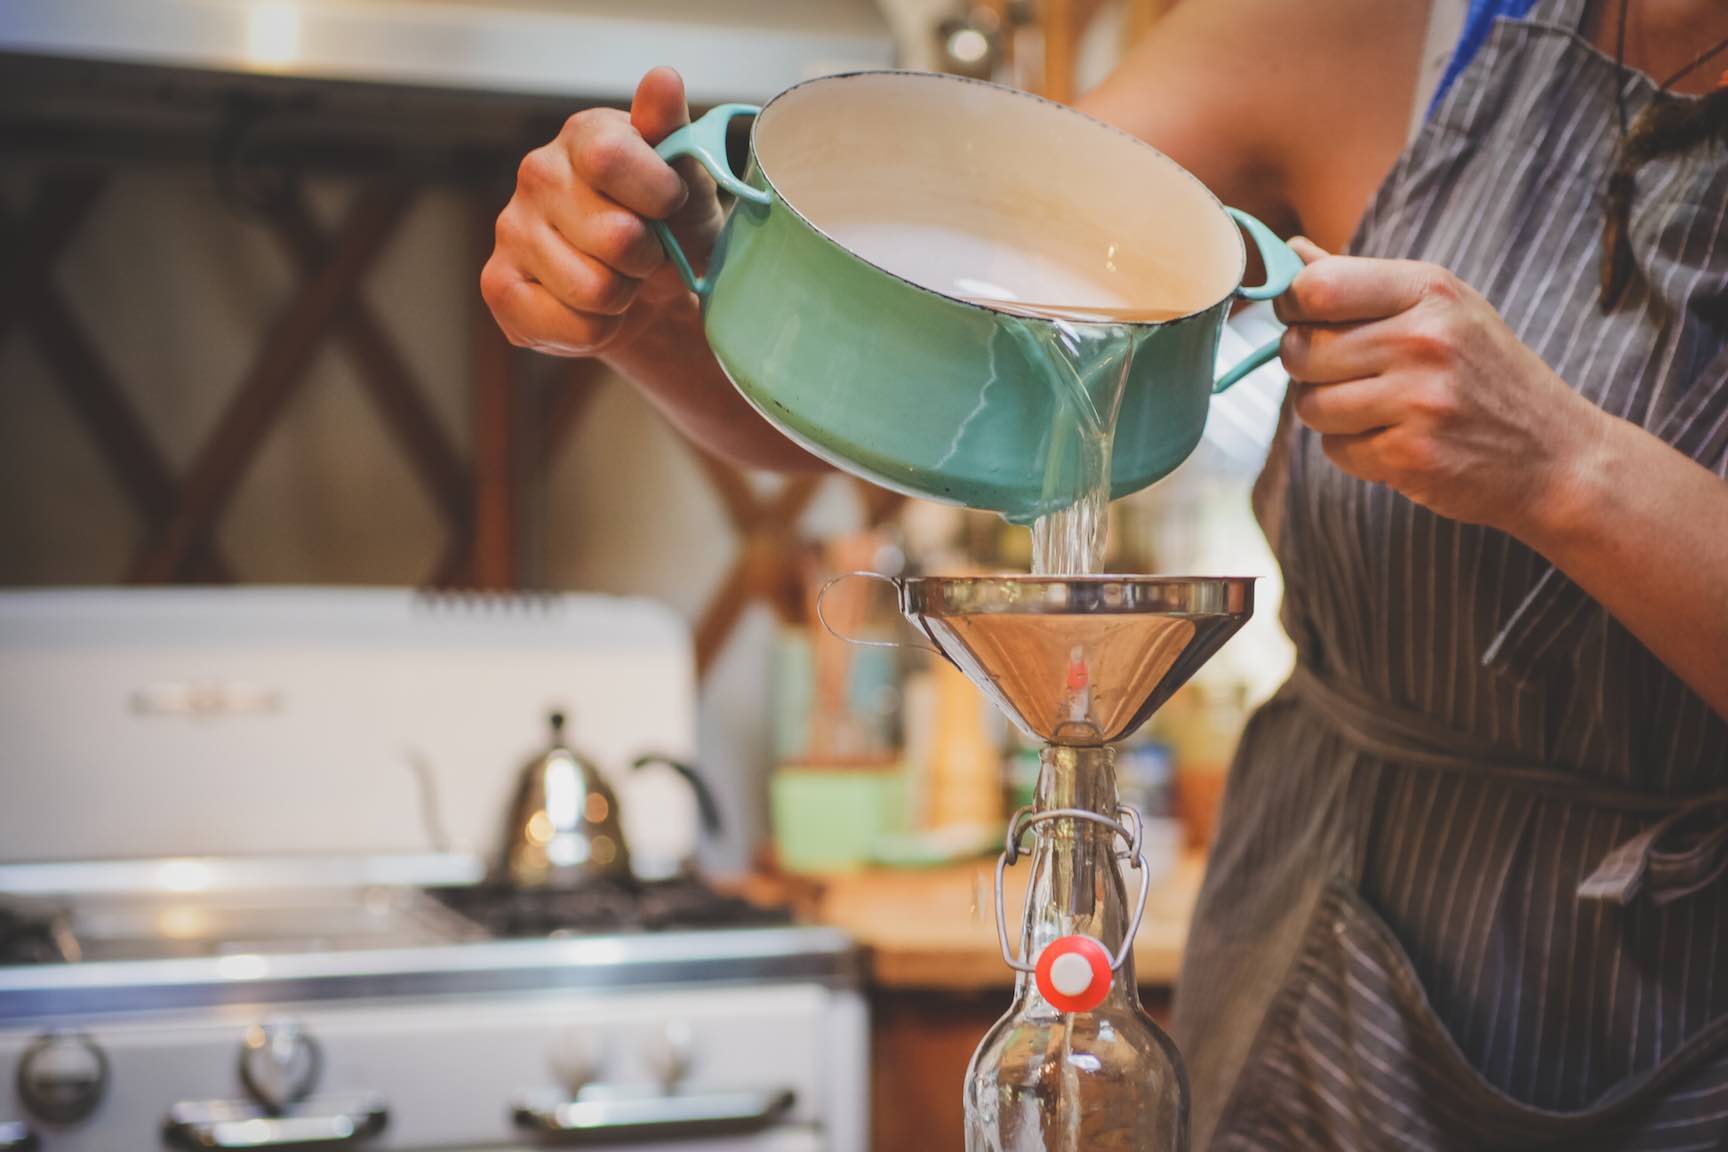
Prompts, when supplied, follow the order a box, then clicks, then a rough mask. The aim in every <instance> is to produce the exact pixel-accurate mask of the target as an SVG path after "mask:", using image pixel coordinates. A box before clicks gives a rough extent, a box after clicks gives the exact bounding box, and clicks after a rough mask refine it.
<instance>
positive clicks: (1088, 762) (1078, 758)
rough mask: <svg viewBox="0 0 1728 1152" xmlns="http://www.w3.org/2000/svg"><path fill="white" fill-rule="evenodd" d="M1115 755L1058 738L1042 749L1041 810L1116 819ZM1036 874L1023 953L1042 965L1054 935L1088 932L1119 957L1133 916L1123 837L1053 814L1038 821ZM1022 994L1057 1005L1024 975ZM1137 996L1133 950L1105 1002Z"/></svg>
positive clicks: (1031, 1003)
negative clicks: (1120, 858) (1120, 859)
mask: <svg viewBox="0 0 1728 1152" xmlns="http://www.w3.org/2000/svg"><path fill="white" fill-rule="evenodd" d="M1118 804H1119V800H1118V796H1117V792H1116V753H1115V751H1114V750H1113V749H1110V748H1074V747H1068V746H1066V745H1057V744H1052V745H1049V746H1047V747H1045V748H1044V749H1043V751H1042V752H1041V753H1040V755H1039V771H1038V788H1037V791H1036V793H1035V798H1034V800H1033V804H1032V808H1033V811H1034V812H1042V811H1048V810H1051V809H1055V808H1077V809H1081V810H1083V811H1087V812H1096V813H1097V814H1099V815H1100V816H1104V817H1106V818H1108V819H1110V820H1112V821H1114V820H1116V819H1117V815H1116V812H1117V806H1118ZM1029 855H1030V858H1031V874H1030V878H1029V880H1028V883H1027V888H1026V915H1025V922H1024V927H1023V928H1022V929H1021V933H1020V947H1021V955H1022V956H1024V957H1025V958H1026V960H1027V961H1028V962H1029V963H1035V962H1036V960H1037V957H1038V954H1039V953H1040V952H1042V951H1043V950H1044V948H1045V946H1046V945H1048V944H1049V943H1050V942H1051V941H1052V940H1055V939H1057V938H1059V937H1062V936H1073V935H1085V936H1090V937H1092V938H1093V939H1094V940H1097V941H1098V942H1099V943H1100V944H1102V945H1104V947H1105V949H1106V950H1107V951H1108V952H1109V953H1110V954H1111V956H1115V955H1116V953H1117V951H1118V950H1119V949H1120V948H1121V947H1122V942H1123V940H1125V939H1126V938H1127V935H1128V926H1129V923H1130V922H1131V916H1130V912H1131V909H1130V908H1129V907H1128V896H1127V890H1126V887H1125V886H1124V884H1123V882H1122V871H1121V869H1120V868H1119V867H1118V866H1117V861H1116V836H1115V833H1113V832H1112V831H1111V830H1110V829H1108V828H1106V827H1104V826H1103V825H1101V824H1096V823H1093V822H1092V821H1089V820H1076V819H1073V818H1065V819H1057V820H1046V821H1042V822H1040V823H1037V824H1034V825H1033V826H1032V846H1031V850H1030V853H1029ZM1017 995H1018V996H1019V998H1020V999H1021V1000H1022V1001H1024V1002H1026V1005H1027V1006H1028V1007H1040V1006H1042V1007H1046V1008H1048V1010H1049V1011H1052V1012H1054V1011H1056V1009H1055V1008H1053V1007H1050V1006H1049V1005H1048V1004H1047V1002H1046V1001H1045V1000H1044V997H1043V996H1042V995H1041V994H1040V993H1039V992H1038V985H1037V981H1036V980H1034V979H1033V978H1032V976H1031V975H1030V974H1027V973H1022V974H1021V976H1020V979H1019V981H1018V984H1017ZM1137 999H1138V994H1137V992H1136V991H1135V986H1134V958H1133V955H1132V953H1130V954H1129V957H1128V959H1127V960H1126V961H1125V962H1124V963H1123V965H1122V967H1121V968H1120V969H1118V970H1117V971H1116V973H1115V975H1114V977H1113V978H1112V980H1111V983H1110V995H1109V997H1108V998H1107V999H1106V1001H1105V1004H1106V1005H1110V1004H1118V1005H1123V1006H1126V1005H1131V1004H1133V1003H1135V1002H1136V1001H1137Z"/></svg>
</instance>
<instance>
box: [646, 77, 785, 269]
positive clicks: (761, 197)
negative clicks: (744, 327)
mask: <svg viewBox="0 0 1728 1152" xmlns="http://www.w3.org/2000/svg"><path fill="white" fill-rule="evenodd" d="M760 111H762V109H760V108H758V107H757V106H756V105H754V104H721V105H719V106H718V107H715V108H714V109H712V110H710V111H709V112H708V114H707V115H705V116H703V117H702V118H701V119H700V120H697V121H696V122H695V123H694V124H686V125H684V127H682V128H680V129H678V130H677V131H676V132H674V133H672V135H670V136H668V137H666V139H664V140H662V141H660V143H659V144H657V145H655V147H654V152H655V154H656V155H657V156H659V157H660V159H662V160H664V161H666V162H667V163H668V164H670V163H671V162H672V161H674V160H676V159H678V158H679V157H680V156H694V157H696V159H697V160H698V161H700V162H701V164H702V167H704V168H706V169H708V174H709V175H710V176H712V177H714V182H715V183H716V184H718V185H720V187H722V188H724V189H725V190H726V191H728V192H730V193H732V195H734V196H736V197H737V198H738V199H740V200H747V201H749V202H750V203H752V204H759V205H767V204H768V203H769V202H770V201H771V200H772V199H773V197H771V196H769V195H768V193H766V192H764V191H762V189H760V188H755V187H752V186H751V185H749V184H746V183H744V181H742V180H740V179H739V178H738V177H737V176H736V175H734V174H733V172H732V166H731V164H729V163H728V162H727V160H726V126H727V125H729V124H731V123H732V121H733V120H734V119H736V118H737V117H739V116H754V115H756V113H758V112H760ZM648 226H649V227H650V228H652V229H653V230H654V235H655V237H656V238H658V239H659V241H660V247H662V248H664V249H666V255H667V256H669V257H671V258H672V263H674V264H676V265H677V266H678V275H679V276H681V277H682V278H683V280H684V284H685V286H686V287H688V288H689V289H690V291H692V292H694V293H696V295H698V296H706V295H708V289H709V288H710V287H711V286H712V283H713V279H712V277H708V276H698V275H696V270H695V269H693V268H691V267H690V261H689V259H688V258H686V257H685V255H684V250H683V249H682V248H680V247H678V241H677V240H675V239H673V238H672V230H671V229H670V228H668V227H666V224H665V222H664V221H661V220H650V221H648Z"/></svg>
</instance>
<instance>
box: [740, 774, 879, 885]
mask: <svg viewBox="0 0 1728 1152" xmlns="http://www.w3.org/2000/svg"><path fill="white" fill-rule="evenodd" d="M769 800H770V808H771V809H772V817H773V821H774V846H775V852H776V855H777V856H778V858H779V862H780V867H782V868H784V869H785V870H786V871H788V872H806V873H818V874H820V873H832V872H850V871H855V870H857V869H859V868H862V867H864V866H865V865H867V864H868V863H869V862H870V859H871V856H872V854H873V852H874V850H875V847H876V844H877V842H878V841H880V840H881V839H883V838H884V837H887V836H893V835H897V834H898V833H900V832H902V831H903V830H904V829H905V826H906V821H905V811H906V776H905V772H904V770H903V769H902V768H901V767H900V766H898V765H895V766H893V767H891V768H873V767H872V768H864V767H853V766H850V765H836V766H832V767H830V766H826V765H797V764H789V765H786V766H785V767H782V768H780V769H779V770H778V771H776V772H775V773H774V777H773V780H772V781H771V782H770V784H769Z"/></svg>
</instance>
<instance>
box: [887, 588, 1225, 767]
mask: <svg viewBox="0 0 1728 1152" xmlns="http://www.w3.org/2000/svg"><path fill="white" fill-rule="evenodd" d="M900 608H901V611H902V612H904V613H905V614H906V618H907V619H908V620H910V621H912V623H914V624H916V625H917V626H918V627H919V628H920V629H921V630H922V631H923V632H924V633H925V635H927V636H929V637H930V639H931V640H932V641H933V642H934V643H935V644H936V647H937V648H938V649H939V650H940V651H941V652H942V654H943V655H944V656H946V657H948V659H950V660H952V661H953V662H954V663H955V664H956V665H957V666H958V667H959V668H960V670H961V671H962V672H964V673H966V675H967V676H968V677H969V678H970V679H971V680H972V682H973V683H974V684H976V685H978V687H979V689H980V690H982V691H983V693H984V694H985V695H986V696H988V697H989V698H990V699H991V700H993V701H995V703H996V706H997V707H999V708H1001V709H1002V711H1003V712H1005V713H1007V715H1008V717H1009V719H1011V720H1013V721H1014V723H1015V724H1016V725H1017V726H1018V727H1019V728H1020V730H1021V731H1023V732H1025V733H1026V734H1027V735H1028V736H1031V737H1033V738H1034V739H1036V740H1040V741H1042V742H1044V743H1046V744H1067V745H1075V746H1090V745H1099V744H1113V743H1115V742H1116V741H1118V740H1121V739H1123V738H1124V737H1126V736H1128V735H1129V734H1130V733H1132V732H1133V731H1134V730H1135V729H1136V728H1138V727H1140V725H1141V724H1143V723H1145V722H1146V720H1147V719H1148V718H1149V717H1150V716H1151V715H1152V713H1153V712H1155V711H1157V710H1158V707H1159V706H1160V705H1162V704H1163V703H1164V702H1165V701H1166V700H1168V699H1169V698H1170V696H1171V694H1172V693H1174V692H1175V691H1176V689H1178V688H1180V687H1181V686H1182V685H1183V684H1184V683H1185V682H1186V681H1187V680H1188V678H1189V677H1190V676H1192V675H1193V674H1194V673H1195V671H1197V670H1198V669H1199V667H1200V666H1201V665H1202V664H1204V663H1206V661H1207V660H1209V659H1211V657H1212V654H1213V653H1215V652H1217V651H1218V649H1219V648H1220V647H1221V646H1222V645H1223V643H1224V641H1226V640H1228V639H1230V637H1231V636H1233V635H1234V634H1235V633H1236V630H1237V629H1238V628H1240V627H1242V625H1243V623H1244V622H1246V621H1247V619H1248V617H1249V616H1250V615H1251V614H1252V613H1253V610H1254V581H1253V579H1252V578H1244V577H1182V576H979V577H947V576H924V577H918V578H914V579H910V580H905V581H903V582H901V588H900Z"/></svg>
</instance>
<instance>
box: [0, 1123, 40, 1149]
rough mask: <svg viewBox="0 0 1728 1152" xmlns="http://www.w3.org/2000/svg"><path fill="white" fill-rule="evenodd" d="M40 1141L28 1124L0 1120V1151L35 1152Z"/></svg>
mask: <svg viewBox="0 0 1728 1152" xmlns="http://www.w3.org/2000/svg"><path fill="white" fill-rule="evenodd" d="M40 1147H42V1142H41V1141H40V1140H38V1139H36V1133H35V1132H32V1131H31V1130H30V1125H28V1124H20V1123H17V1122H12V1123H8V1122H6V1121H4V1120H0V1152H36V1150H37V1149H38V1148H40Z"/></svg>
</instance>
